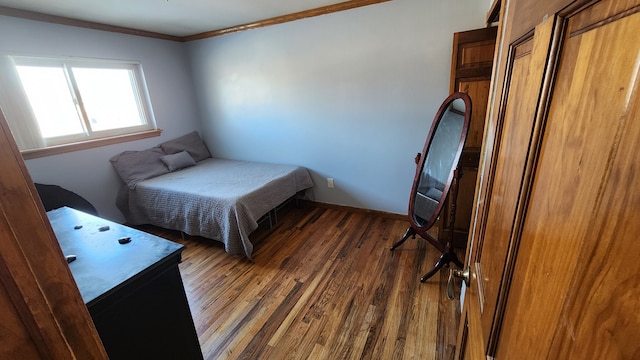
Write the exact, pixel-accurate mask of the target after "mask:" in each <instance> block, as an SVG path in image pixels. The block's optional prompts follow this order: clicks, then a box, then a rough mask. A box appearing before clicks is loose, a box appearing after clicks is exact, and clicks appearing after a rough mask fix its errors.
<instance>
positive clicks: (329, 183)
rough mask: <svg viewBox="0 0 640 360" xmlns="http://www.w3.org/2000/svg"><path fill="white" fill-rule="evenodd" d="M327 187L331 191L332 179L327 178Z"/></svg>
mask: <svg viewBox="0 0 640 360" xmlns="http://www.w3.org/2000/svg"><path fill="white" fill-rule="evenodd" d="M327 187H329V188H330V189H333V178H327Z"/></svg>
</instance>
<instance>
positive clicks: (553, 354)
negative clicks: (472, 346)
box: [497, 0, 640, 359]
mask: <svg viewBox="0 0 640 360" xmlns="http://www.w3.org/2000/svg"><path fill="white" fill-rule="evenodd" d="M639 11H640V1H637V0H636V1H612V0H610V1H602V2H600V3H598V4H595V5H592V6H589V7H588V8H586V9H580V11H578V12H576V13H575V14H570V15H567V17H566V18H563V19H561V26H562V28H563V33H564V34H563V37H562V42H561V43H560V44H561V45H562V48H561V52H560V58H559V62H558V64H557V67H556V69H557V71H556V72H555V73H553V77H554V78H555V81H554V89H553V92H552V93H551V102H550V106H549V110H548V114H547V115H546V116H545V120H546V124H545V127H544V135H543V141H542V145H541V148H540V150H539V159H538V161H537V166H536V168H535V174H534V175H533V176H534V181H533V185H532V187H531V189H530V199H529V201H528V207H527V208H526V220H525V221H524V223H523V226H522V230H521V235H520V238H519V241H518V242H519V251H518V252H517V259H515V269H514V272H513V277H512V279H511V283H512V286H511V290H510V292H509V297H508V301H507V305H506V310H505V311H506V312H505V321H504V325H503V326H504V329H503V331H502V335H501V337H500V340H499V342H498V346H497V355H498V358H505V359H506V358H513V357H514V356H516V354H517V356H518V358H519V359H528V358H529V359H534V358H535V359H540V358H548V359H638V358H640V341H639V334H640V316H639V315H638V309H639V308H640V276H639V275H640V271H639V269H638V266H637V262H638V259H640V242H639V241H638V234H639V233H640V180H639V178H640V161H639V158H638V155H639V154H640V77H639V68H640V41H638V40H639V38H638V36H639V34H640V12H639ZM540 111H544V109H540ZM523 353H524V354H526V356H520V354H523Z"/></svg>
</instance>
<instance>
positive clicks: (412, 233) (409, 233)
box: [390, 226, 417, 251]
mask: <svg viewBox="0 0 640 360" xmlns="http://www.w3.org/2000/svg"><path fill="white" fill-rule="evenodd" d="M416 234H417V233H416V231H415V230H414V229H413V228H412V227H411V226H409V227H408V228H407V231H406V232H405V233H404V235H403V236H402V239H400V240H398V242H396V243H395V244H393V245H392V246H391V249H390V250H392V251H393V250H395V248H397V247H398V246H400V245H402V244H403V243H404V242H405V241H407V239H408V238H409V236H411V237H413V238H414V239H415V238H416Z"/></svg>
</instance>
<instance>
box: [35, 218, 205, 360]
mask: <svg viewBox="0 0 640 360" xmlns="http://www.w3.org/2000/svg"><path fill="white" fill-rule="evenodd" d="M47 215H48V216H49V220H50V221H51V226H52V227H53V230H54V232H55V234H56V237H57V238H58V242H59V243H60V247H61V248H62V252H63V253H64V255H65V256H67V257H69V256H74V257H75V260H73V261H71V262H70V263H69V268H70V269H71V273H72V274H73V277H74V279H75V281H76V284H77V285H78V288H79V289H80V294H81V295H82V298H83V299H84V302H85V303H86V305H87V308H88V309H89V313H90V314H91V317H92V318H93V321H94V323H95V326H96V329H97V330H98V333H99V334H100V338H101V339H102V342H103V344H104V347H105V349H106V350H107V353H108V355H109V357H110V358H111V359H112V360H117V359H202V352H201V350H200V344H199V342H198V337H197V334H196V331H195V327H194V324H193V319H192V317H191V311H190V309H189V304H188V302H187V298H186V295H185V292H184V287H183V285H182V278H181V277H180V272H179V269H178V264H179V263H180V260H181V254H182V250H183V249H184V246H183V245H180V244H176V243H174V242H171V241H168V240H165V239H162V238H160V237H157V236H154V235H151V234H147V233H145V232H142V231H138V230H135V229H132V228H129V227H126V226H123V225H120V224H117V223H114V222H111V221H107V220H104V219H101V218H99V217H96V216H92V215H89V214H86V213H83V212H80V211H77V210H74V209H71V208H67V207H64V208H60V209H56V210H51V211H49V212H47Z"/></svg>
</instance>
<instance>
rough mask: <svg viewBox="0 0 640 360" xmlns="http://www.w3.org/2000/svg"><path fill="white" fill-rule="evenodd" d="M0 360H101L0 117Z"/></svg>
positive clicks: (103, 354) (102, 356) (67, 272)
mask: <svg viewBox="0 0 640 360" xmlns="http://www.w3.org/2000/svg"><path fill="white" fill-rule="evenodd" d="M0 164H2V171H1V172H0V190H1V191H0V210H1V211H0V319H2V320H1V321H0V340H1V343H0V359H76V358H77V359H106V358H107V355H106V352H105V351H104V348H103V346H102V342H101V341H100V338H99V336H98V333H97V331H96V329H95V327H94V325H93V321H92V320H91V317H90V316H89V312H88V310H87V308H86V306H85V305H84V302H83V301H82V298H81V296H80V292H79V291H78V288H77V287H76V285H75V282H74V280H73V277H72V275H71V271H70V270H69V267H68V265H67V263H66V261H65V258H64V256H63V254H62V251H61V250H60V246H59V245H58V242H57V240H56V238H55V235H54V234H53V230H52V229H51V225H50V224H49V221H48V220H47V216H46V213H45V212H44V208H43V206H42V203H41V202H40V198H39V197H38V195H37V192H36V189H35V186H34V185H33V182H32V181H31V178H30V176H29V174H28V173H27V170H26V167H25V165H24V162H23V160H22V156H21V155H20V152H19V151H18V148H17V146H16V145H15V142H14V141H13V137H12V136H11V132H10V131H9V127H8V125H7V123H6V121H5V119H4V116H3V115H2V111H0Z"/></svg>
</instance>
